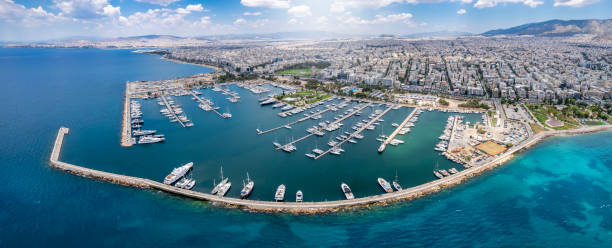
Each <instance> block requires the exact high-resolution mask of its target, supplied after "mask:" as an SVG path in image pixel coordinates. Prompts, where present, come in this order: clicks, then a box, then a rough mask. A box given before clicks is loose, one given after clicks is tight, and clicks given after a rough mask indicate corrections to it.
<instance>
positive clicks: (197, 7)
mask: <svg viewBox="0 0 612 248" xmlns="http://www.w3.org/2000/svg"><path fill="white" fill-rule="evenodd" d="M202 11H205V9H204V7H202V4H189V5H187V7H185V8H178V9H176V12H178V13H181V14H189V13H191V12H202Z"/></svg>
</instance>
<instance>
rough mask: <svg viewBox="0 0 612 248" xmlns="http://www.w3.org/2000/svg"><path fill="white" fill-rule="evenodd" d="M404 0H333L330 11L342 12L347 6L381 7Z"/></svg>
mask: <svg viewBox="0 0 612 248" xmlns="http://www.w3.org/2000/svg"><path fill="white" fill-rule="evenodd" d="M402 2H404V0H334V2H333V3H332V4H331V8H330V11H331V12H334V13H341V12H344V11H345V10H346V9H347V8H375V9H377V8H382V7H386V6H389V5H391V4H392V3H402Z"/></svg>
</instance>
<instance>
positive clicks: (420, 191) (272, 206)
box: [49, 125, 612, 214]
mask: <svg viewBox="0 0 612 248" xmlns="http://www.w3.org/2000/svg"><path fill="white" fill-rule="evenodd" d="M609 129H612V125H604V126H594V127H584V128H579V129H573V130H563V131H545V132H541V133H538V134H536V135H534V136H533V137H531V138H530V139H528V140H526V141H525V142H523V143H521V144H520V145H517V146H514V147H512V148H510V149H508V150H507V151H506V152H505V153H503V154H502V155H499V156H498V157H496V158H495V159H493V160H491V161H489V162H487V163H485V164H482V165H479V166H474V167H471V168H469V169H465V170H462V171H460V172H458V173H456V174H454V175H451V176H448V177H444V178H442V179H438V180H434V181H431V182H428V183H425V184H421V185H417V186H414V187H410V188H406V189H403V190H399V191H395V192H392V193H385V194H380V195H373V196H367V197H362V198H355V199H352V200H336V201H324V202H272V201H259V200H243V199H238V198H230V197H222V196H216V195H211V194H207V193H202V192H197V191H192V190H186V189H181V188H177V187H174V186H171V185H166V184H163V183H160V182H157V181H153V180H150V179H146V178H139V177H132V176H127V175H120V174H115V173H109V172H104V171H100V170H94V169H89V168H86V167H82V166H78V165H74V164H70V163H65V162H61V161H60V160H59V158H60V153H61V149H62V145H63V142H64V137H65V135H67V134H68V133H69V129H68V128H66V127H60V128H59V131H58V133H57V137H56V139H55V142H54V145H53V149H52V152H51V156H50V159H49V165H50V166H52V167H54V168H57V169H59V170H63V171H66V172H70V173H73V174H75V175H79V176H82V177H87V178H94V179H99V180H104V181H108V182H111V183H115V184H120V185H125V186H131V187H137V188H143V189H153V190H159V191H163V192H166V193H170V194H174V195H180V196H183V197H188V198H191V199H194V200H201V201H209V202H211V203H212V204H214V205H217V206H223V207H228V208H240V209H244V210H247V211H255V212H284V213H293V214H316V213H329V212H337V211H341V210H345V209H356V208H365V207H368V206H373V205H386V204H388V203H391V202H396V201H402V200H410V199H415V198H418V197H421V196H424V195H427V194H430V193H434V192H437V191H439V190H441V189H443V188H448V187H451V186H453V185H457V184H460V183H462V182H463V181H465V180H467V179H469V178H471V177H474V176H477V175H479V174H481V173H483V172H485V171H487V170H489V169H492V168H495V167H496V166H498V165H501V164H503V163H504V162H506V161H508V160H509V159H511V158H512V156H513V154H514V153H516V152H519V151H522V150H524V149H526V148H528V147H531V146H533V145H535V144H537V143H538V142H539V141H541V140H542V139H544V138H546V137H550V136H555V135H574V134H582V133H589V132H597V131H603V130H609Z"/></svg>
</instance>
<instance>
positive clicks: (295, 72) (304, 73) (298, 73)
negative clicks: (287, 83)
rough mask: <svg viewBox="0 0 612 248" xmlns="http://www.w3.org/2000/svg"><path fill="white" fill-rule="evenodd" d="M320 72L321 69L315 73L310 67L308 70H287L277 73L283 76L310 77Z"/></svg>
mask: <svg viewBox="0 0 612 248" xmlns="http://www.w3.org/2000/svg"><path fill="white" fill-rule="evenodd" d="M318 71H319V69H315V70H314V71H313V70H312V67H310V68H307V69H287V70H282V71H279V72H277V73H278V74H281V75H290V76H303V77H308V76H310V75H311V74H316V73H317V72H318Z"/></svg>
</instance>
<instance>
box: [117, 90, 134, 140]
mask: <svg viewBox="0 0 612 248" xmlns="http://www.w3.org/2000/svg"><path fill="white" fill-rule="evenodd" d="M134 143H136V142H135V140H134V138H132V116H131V110H130V85H129V83H126V84H125V99H124V101H123V119H122V122H121V146H132V145H133V144H134Z"/></svg>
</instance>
